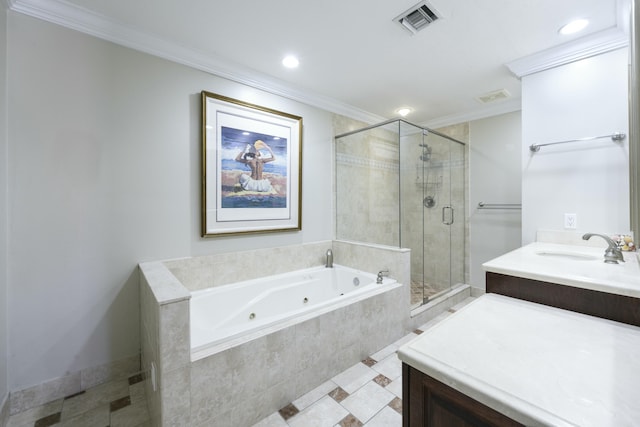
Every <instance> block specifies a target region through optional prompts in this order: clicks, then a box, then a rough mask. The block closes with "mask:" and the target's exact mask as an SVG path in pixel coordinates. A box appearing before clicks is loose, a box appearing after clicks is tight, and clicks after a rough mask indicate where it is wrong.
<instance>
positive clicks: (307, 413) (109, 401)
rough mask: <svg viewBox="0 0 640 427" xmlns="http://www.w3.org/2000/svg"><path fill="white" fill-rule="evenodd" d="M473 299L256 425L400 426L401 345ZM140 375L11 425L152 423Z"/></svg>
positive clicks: (128, 426) (133, 426)
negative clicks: (398, 353) (399, 350)
mask: <svg viewBox="0 0 640 427" xmlns="http://www.w3.org/2000/svg"><path fill="white" fill-rule="evenodd" d="M472 300H473V298H467V299H466V300H465V301H463V302H462V303H460V304H458V305H457V306H455V307H453V308H451V309H450V310H449V311H447V312H444V313H442V314H441V315H439V316H438V317H436V318H435V319H433V320H431V321H429V322H427V323H425V324H424V325H422V326H421V327H419V328H418V329H416V331H414V332H412V333H410V334H408V335H406V336H405V337H403V338H401V339H400V340H398V341H396V342H395V343H393V344H390V345H389V346H387V347H385V348H383V349H382V350H380V351H378V352H377V353H375V354H372V355H371V356H370V357H368V358H366V359H365V360H363V361H362V362H359V363H357V364H355V365H353V366H352V367H350V368H349V369H347V370H346V371H344V372H341V373H340V374H338V375H336V376H335V377H333V378H331V379H330V380H329V381H327V382H325V383H324V384H322V385H320V386H319V387H317V388H316V389H314V390H312V391H310V392H309V393H307V394H305V395H304V396H301V397H300V398H298V399H296V400H294V401H293V402H291V403H290V404H289V405H287V406H285V407H284V408H282V409H280V410H279V411H276V412H274V413H273V414H271V415H269V416H268V417H266V418H265V419H263V420H262V421H260V422H259V423H257V424H255V425H254V427H316V426H318V427H320V426H327V427H360V426H364V427H400V426H402V363H401V362H400V360H399V359H398V357H397V356H396V351H397V350H398V348H399V347H400V346H402V345H403V344H405V343H406V342H409V341H410V340H412V339H414V338H415V337H417V336H418V334H420V333H422V332H423V331H425V330H427V329H429V328H430V327H432V326H433V325H435V324H436V323H438V322H439V321H441V320H442V319H444V318H445V317H447V316H449V315H451V313H454V312H455V311H456V310H457V309H459V308H460V307H462V306H464V305H466V304H468V303H469V302H470V301H472ZM144 381H145V380H144V378H143V376H142V375H141V374H137V375H134V376H131V377H129V378H127V379H122V380H117V381H111V382H109V383H106V384H102V385H99V386H97V387H93V388H91V389H88V390H85V391H82V392H80V393H77V394H75V395H72V396H67V397H65V398H64V399H58V400H55V401H53V402H49V403H47V404H45V405H42V406H39V407H36V408H32V409H29V410H27V411H25V412H21V413H19V414H15V415H12V416H11V417H9V423H8V427H48V426H65V427H148V426H151V422H150V419H149V413H148V411H147V402H146V399H145V395H144V386H145V382H144Z"/></svg>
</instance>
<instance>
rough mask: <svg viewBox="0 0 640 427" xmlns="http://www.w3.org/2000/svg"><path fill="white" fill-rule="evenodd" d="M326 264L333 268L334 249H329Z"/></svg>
mask: <svg viewBox="0 0 640 427" xmlns="http://www.w3.org/2000/svg"><path fill="white" fill-rule="evenodd" d="M324 266H325V267H327V268H333V251H332V250H331V249H327V262H326V264H325V265H324Z"/></svg>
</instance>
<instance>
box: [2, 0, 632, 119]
mask: <svg viewBox="0 0 640 427" xmlns="http://www.w3.org/2000/svg"><path fill="white" fill-rule="evenodd" d="M5 1H6V2H7V5H8V8H9V9H10V10H11V11H13V12H18V13H22V14H24V15H28V16H32V17H34V18H38V19H41V20H44V21H47V22H51V23H54V24H57V25H60V26H63V27H66V28H70V29H73V30H76V31H79V32H82V33H85V34H89V35H91V36H94V37H97V38H100V39H103V40H107V41H110V42H112V43H116V44H118V45H122V46H125V47H128V48H131V49H134V50H138V51H140V52H144V53H148V54H150V55H154V56H157V57H160V58H164V59H167V60H169V61H172V62H176V63H178V64H182V65H186V66H188V67H191V68H194V69H197V70H200V71H203V72H206V73H209V74H212V75H215V76H218V77H221V78H224V79H227V80H230V81H234V82H236V83H240V84H243V85H247V86H250V87H253V88H256V89H259V90H262V91H265V92H268V93H272V94H274V95H278V96H282V97H284V98H288V99H291V100H294V101H298V102H301V103H304V104H308V105H311V106H313V107H317V108H320V109H323V110H326V111H329V112H333V113H336V114H340V115H343V116H347V117H350V118H352V119H355V120H359V121H362V122H364V123H367V124H374V123H380V122H382V121H385V120H387V119H388V118H387V117H382V116H378V115H376V114H372V113H370V112H368V111H365V110H362V109H359V108H356V107H354V106H352V105H348V104H346V103H343V102H340V101H338V100H336V99H333V98H329V97H326V96H323V95H320V94H317V93H312V92H309V91H303V90H300V89H297V88H294V87H292V86H291V85H290V84H288V83H286V82H284V81H282V80H279V79H275V78H273V77H270V76H267V75H265V74H262V73H258V72H256V71H254V70H250V69H248V68H246V67H244V66H240V65H238V64H234V63H231V62H229V61H225V60H222V59H220V58H215V57H212V56H211V54H210V53H207V52H202V51H197V50H193V49H188V48H186V47H185V46H182V45H179V44H177V43H174V42H171V41H169V40H165V39H162V38H160V37H157V36H155V35H153V34H148V33H145V32H142V31H139V30H136V29H134V28H131V27H128V26H125V25H123V24H121V23H119V22H115V21H112V20H109V19H107V18H105V17H104V16H103V15H100V14H97V13H95V12H93V11H90V10H88V9H84V8H81V7H79V6H76V5H74V4H72V3H69V2H67V1H65V0H5ZM628 1H629V0H618V3H619V4H622V5H625V4H627V3H628ZM620 9H622V7H619V10H620ZM620 20H621V19H620V18H619V19H618V21H619V22H618V27H617V28H611V29H609V30H604V31H601V32H599V33H595V34H592V35H590V36H586V37H583V38H581V39H577V40H575V41H574V42H570V43H566V44H563V45H560V46H558V47H555V48H551V49H548V50H545V51H542V52H539V53H536V54H533V55H530V56H527V57H524V58H521V59H518V60H515V61H512V62H510V63H508V64H506V65H507V67H508V68H509V69H510V70H511V72H512V73H514V74H515V75H516V76H517V77H519V78H521V77H523V76H526V75H528V74H532V73H536V72H539V71H543V70H546V69H549V68H553V67H557V66H559V65H563V64H567V63H569V62H573V61H577V60H580V59H584V58H587V57H589V56H593V55H598V54H601V53H605V52H608V51H611V50H615V49H619V48H622V47H625V46H627V45H628V42H629V40H628V35H627V34H626V33H625V31H624V28H625V27H624V26H623V25H622V24H624V23H623V22H620ZM519 109H520V101H519V100H512V101H506V102H502V103H500V104H499V105H498V104H497V105H496V106H495V107H493V106H492V107H489V108H482V109H480V110H477V111H471V112H465V113H461V114H454V115H450V116H443V117H440V118H438V119H434V120H431V121H429V122H428V124H427V126H428V127H431V128H435V127H442V126H446V125H449V124H454V123H461V122H464V121H470V120H478V119H481V118H486V117H490V116H491V115H497V114H503V113H507V112H511V111H517V110H519Z"/></svg>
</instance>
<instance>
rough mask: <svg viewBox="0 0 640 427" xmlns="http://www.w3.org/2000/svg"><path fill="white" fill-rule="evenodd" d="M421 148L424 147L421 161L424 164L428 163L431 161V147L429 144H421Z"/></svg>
mask: <svg viewBox="0 0 640 427" xmlns="http://www.w3.org/2000/svg"><path fill="white" fill-rule="evenodd" d="M419 146H420V147H422V154H420V160H422V161H423V162H428V161H429V160H431V147H429V144H424V143H423V144H420V145H419Z"/></svg>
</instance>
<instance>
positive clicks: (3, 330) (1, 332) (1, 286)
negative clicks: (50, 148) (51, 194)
mask: <svg viewBox="0 0 640 427" xmlns="http://www.w3.org/2000/svg"><path fill="white" fill-rule="evenodd" d="M6 47H7V6H6V2H5V3H2V6H1V7H0V425H1V424H2V405H3V403H4V401H5V398H6V396H7V392H8V387H7V355H8V349H7V308H8V306H7V210H8V207H7V93H6V88H7V74H6V70H7V67H6V65H7V49H6Z"/></svg>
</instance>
